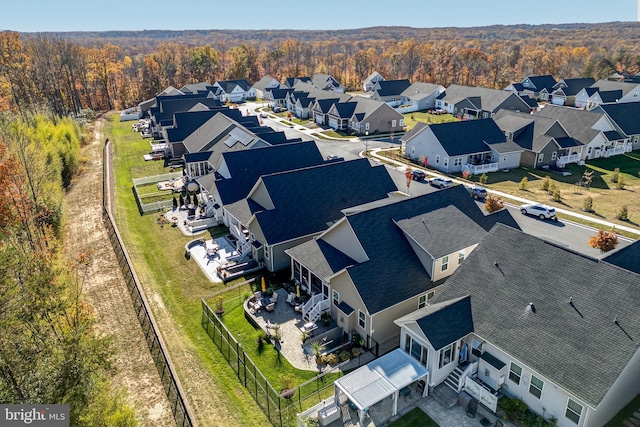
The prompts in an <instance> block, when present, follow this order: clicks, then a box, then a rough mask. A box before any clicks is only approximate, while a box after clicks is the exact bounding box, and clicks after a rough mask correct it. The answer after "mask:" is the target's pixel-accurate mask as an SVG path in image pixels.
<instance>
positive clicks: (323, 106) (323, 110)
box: [311, 98, 340, 125]
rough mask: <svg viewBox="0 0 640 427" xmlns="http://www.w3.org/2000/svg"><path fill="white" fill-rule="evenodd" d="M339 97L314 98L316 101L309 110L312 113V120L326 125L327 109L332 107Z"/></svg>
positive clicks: (327, 122)
mask: <svg viewBox="0 0 640 427" xmlns="http://www.w3.org/2000/svg"><path fill="white" fill-rule="evenodd" d="M339 101H340V99H339V98H327V99H316V102H315V103H314V104H313V107H312V108H311V112H312V114H313V121H315V122H316V123H317V124H319V125H328V124H329V110H331V107H333V104H335V103H337V102H339Z"/></svg>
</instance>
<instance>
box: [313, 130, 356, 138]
mask: <svg viewBox="0 0 640 427" xmlns="http://www.w3.org/2000/svg"><path fill="white" fill-rule="evenodd" d="M316 135H317V136H318V137H320V138H322V137H323V136H328V137H330V138H344V139H350V138H352V136H351V135H346V134H344V133H339V132H336V131H335V130H325V131H322V132H319V133H317V134H316Z"/></svg>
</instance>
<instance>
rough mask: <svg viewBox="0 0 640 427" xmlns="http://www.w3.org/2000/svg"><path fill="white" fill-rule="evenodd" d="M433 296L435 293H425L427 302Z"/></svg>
mask: <svg viewBox="0 0 640 427" xmlns="http://www.w3.org/2000/svg"><path fill="white" fill-rule="evenodd" d="M435 295H436V291H431V292H429V293H427V301H429V300H430V299H431V298H433V297H434V296H435Z"/></svg>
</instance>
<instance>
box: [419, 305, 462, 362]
mask: <svg viewBox="0 0 640 427" xmlns="http://www.w3.org/2000/svg"><path fill="white" fill-rule="evenodd" d="M416 323H417V324H418V326H419V327H420V329H421V330H422V332H423V333H424V335H425V336H426V337H427V339H429V342H430V343H431V345H433V348H435V349H436V350H440V349H442V348H443V347H444V346H446V345H449V344H451V343H452V342H454V341H457V340H459V339H461V338H464V337H466V336H467V335H469V334H470V333H471V332H473V316H472V314H471V298H469V296H466V297H463V298H459V299H456V300H453V301H447V302H444V303H441V304H434V305H430V306H428V308H426V309H425V316H424V317H422V318H420V319H418V320H417V321H416Z"/></svg>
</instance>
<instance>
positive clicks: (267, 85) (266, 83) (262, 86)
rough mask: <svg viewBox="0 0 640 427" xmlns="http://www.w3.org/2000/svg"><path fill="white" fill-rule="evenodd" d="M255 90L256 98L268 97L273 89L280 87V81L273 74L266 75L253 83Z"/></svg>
mask: <svg viewBox="0 0 640 427" xmlns="http://www.w3.org/2000/svg"><path fill="white" fill-rule="evenodd" d="M252 87H253V90H254V91H255V94H256V95H255V96H256V98H262V99H267V94H268V93H269V91H270V90H271V89H277V88H279V87H280V82H279V81H277V80H276V79H274V78H273V77H271V76H264V77H263V78H261V79H260V80H258V81H257V82H255V83H254V84H253V86H252Z"/></svg>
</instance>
